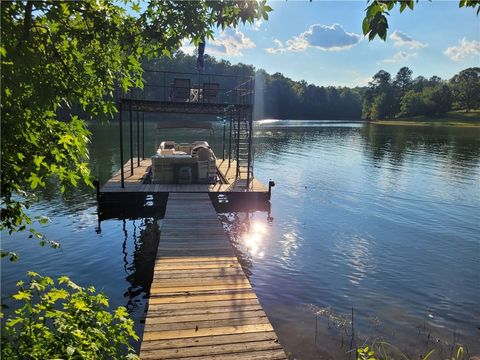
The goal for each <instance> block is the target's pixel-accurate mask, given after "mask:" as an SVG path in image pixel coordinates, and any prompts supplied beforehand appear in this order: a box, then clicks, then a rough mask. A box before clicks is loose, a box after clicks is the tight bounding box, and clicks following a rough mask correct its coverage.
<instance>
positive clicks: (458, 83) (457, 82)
mask: <svg viewBox="0 0 480 360" xmlns="http://www.w3.org/2000/svg"><path fill="white" fill-rule="evenodd" d="M450 86H451V88H452V92H453V97H454V100H455V102H456V103H457V106H458V107H459V108H460V109H462V110H465V111H468V110H471V109H478V108H480V67H473V68H468V69H465V70H462V71H460V72H459V73H458V74H457V75H455V76H454V77H453V78H452V79H451V80H450Z"/></svg>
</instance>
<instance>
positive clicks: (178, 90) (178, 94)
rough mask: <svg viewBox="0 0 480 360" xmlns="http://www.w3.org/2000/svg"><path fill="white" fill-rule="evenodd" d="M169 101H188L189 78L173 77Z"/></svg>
mask: <svg viewBox="0 0 480 360" xmlns="http://www.w3.org/2000/svg"><path fill="white" fill-rule="evenodd" d="M170 100H171V101H182V102H186V101H190V79H183V78H175V79H173V83H172V85H171V87H170Z"/></svg>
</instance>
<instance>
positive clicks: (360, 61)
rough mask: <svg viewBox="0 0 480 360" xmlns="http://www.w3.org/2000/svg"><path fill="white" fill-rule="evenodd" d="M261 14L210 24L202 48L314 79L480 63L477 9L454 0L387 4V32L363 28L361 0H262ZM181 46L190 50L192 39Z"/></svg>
mask: <svg viewBox="0 0 480 360" xmlns="http://www.w3.org/2000/svg"><path fill="white" fill-rule="evenodd" d="M268 4H269V5H270V6H271V7H273V9H274V10H273V12H271V13H270V18H269V20H268V21H265V22H261V23H259V24H256V26H251V25H248V26H241V27H239V28H238V29H237V30H232V29H228V30H227V31H225V32H223V33H222V32H220V31H218V32H217V38H216V40H215V41H213V42H211V41H210V42H207V46H206V50H205V52H206V53H207V54H210V55H213V56H215V57H217V58H223V59H226V60H229V61H231V62H232V63H237V62H243V63H246V64H252V65H254V66H255V67H257V68H263V69H265V70H266V71H267V72H269V73H274V72H277V71H278V72H281V73H283V74H284V75H286V76H288V77H291V78H292V79H294V80H301V79H304V80H306V81H307V82H309V83H314V84H317V85H335V86H356V85H360V86H362V85H366V84H367V82H368V81H369V79H370V78H371V76H372V75H373V74H374V73H376V72H377V71H378V70H380V69H384V70H387V71H389V72H390V73H392V75H394V74H395V73H396V72H397V71H398V69H399V68H400V67H402V66H408V67H410V68H411V69H412V70H413V72H414V76H418V75H423V76H426V77H430V76H432V75H438V76H440V77H442V78H445V79H448V78H450V77H452V76H453V75H454V74H456V73H457V72H458V71H460V70H462V69H465V68H467V67H471V66H480V17H477V15H476V12H475V11H474V10H472V9H471V8H468V9H465V8H462V9H459V7H458V1H438V0H433V1H432V2H427V1H420V2H419V3H417V4H416V5H415V10H414V11H409V10H408V9H406V10H405V11H404V13H403V14H400V13H399V9H398V8H395V9H394V10H392V12H391V14H390V16H389V33H388V35H389V38H388V40H387V41H386V42H383V41H382V40H379V39H376V40H374V41H372V42H369V41H368V40H367V39H365V38H363V36H362V31H361V28H362V26H361V25H362V20H363V15H364V9H365V7H366V1H316V2H315V1H313V2H300V1H292V0H289V1H269V2H268ZM185 49H186V50H187V51H188V50H190V51H191V47H188V46H186V47H185Z"/></svg>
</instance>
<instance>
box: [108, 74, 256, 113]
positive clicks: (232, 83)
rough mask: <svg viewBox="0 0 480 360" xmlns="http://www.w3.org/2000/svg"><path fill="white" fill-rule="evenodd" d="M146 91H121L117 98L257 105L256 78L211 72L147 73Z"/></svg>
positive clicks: (144, 89) (145, 75)
mask: <svg viewBox="0 0 480 360" xmlns="http://www.w3.org/2000/svg"><path fill="white" fill-rule="evenodd" d="M144 80H145V83H144V88H143V90H142V89H139V88H134V89H132V90H130V91H128V92H126V93H125V92H123V91H122V90H121V89H119V90H118V93H117V96H118V98H122V99H129V100H147V101H163V102H167V101H168V102H184V103H205V104H225V105H253V94H254V89H255V79H254V77H253V76H237V75H223V74H220V75H219V74H210V73H201V72H197V73H193V72H192V73H189V72H174V71H160V70H146V71H145V72H144Z"/></svg>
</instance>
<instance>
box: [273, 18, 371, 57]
mask: <svg viewBox="0 0 480 360" xmlns="http://www.w3.org/2000/svg"><path fill="white" fill-rule="evenodd" d="M361 38H362V37H361V36H360V35H358V34H355V33H349V32H346V31H345V29H344V28H343V26H342V25H340V24H333V25H331V26H328V25H321V24H314V25H311V26H310V27H309V29H308V30H307V31H305V32H303V33H301V34H300V35H298V36H294V37H293V38H291V39H289V40H287V41H286V43H285V45H283V44H282V42H281V41H280V40H278V39H275V40H274V45H275V46H274V47H271V48H267V49H265V50H266V51H267V52H269V53H271V54H278V53H283V52H286V51H296V52H298V51H305V50H306V49H308V48H310V47H312V48H317V49H320V50H325V51H340V50H346V49H350V48H351V47H352V46H355V45H356V44H358V43H359V42H360V40H361Z"/></svg>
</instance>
